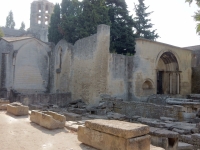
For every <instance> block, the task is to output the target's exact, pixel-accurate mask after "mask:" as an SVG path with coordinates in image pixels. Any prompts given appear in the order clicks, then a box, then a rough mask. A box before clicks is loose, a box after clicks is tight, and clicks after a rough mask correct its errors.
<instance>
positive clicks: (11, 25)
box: [6, 10, 15, 29]
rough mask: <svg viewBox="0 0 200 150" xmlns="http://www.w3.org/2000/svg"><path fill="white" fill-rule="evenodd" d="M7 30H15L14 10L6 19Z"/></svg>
mask: <svg viewBox="0 0 200 150" xmlns="http://www.w3.org/2000/svg"><path fill="white" fill-rule="evenodd" d="M6 28H11V29H14V28H15V21H14V18H13V12H12V10H11V11H10V12H9V14H8V16H7V17H6Z"/></svg>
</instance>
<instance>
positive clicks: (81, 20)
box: [59, 0, 110, 43]
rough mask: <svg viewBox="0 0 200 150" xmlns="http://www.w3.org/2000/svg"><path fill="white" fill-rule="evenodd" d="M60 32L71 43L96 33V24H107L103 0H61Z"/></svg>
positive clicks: (107, 18) (106, 10)
mask: <svg viewBox="0 0 200 150" xmlns="http://www.w3.org/2000/svg"><path fill="white" fill-rule="evenodd" d="M61 6H62V11H61V12H62V20H61V24H60V28H59V30H60V32H61V33H62V34H63V36H64V38H65V39H66V40H67V41H68V42H71V43H75V42H76V41H77V40H78V39H81V38H83V37H86V36H90V35H92V34H94V33H96V28H97V25H99V24H109V23H110V21H109V17H108V8H107V7H106V5H105V0H83V1H82V2H79V1H78V0H63V1H62V4H61Z"/></svg>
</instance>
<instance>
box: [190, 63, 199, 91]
mask: <svg viewBox="0 0 200 150" xmlns="http://www.w3.org/2000/svg"><path fill="white" fill-rule="evenodd" d="M192 93H196V94H199V93H200V66H197V67H193V68H192Z"/></svg>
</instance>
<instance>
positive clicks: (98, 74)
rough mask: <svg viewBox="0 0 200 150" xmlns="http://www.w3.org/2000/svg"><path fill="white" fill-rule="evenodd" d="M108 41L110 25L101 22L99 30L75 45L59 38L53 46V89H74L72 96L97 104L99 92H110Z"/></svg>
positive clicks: (56, 90) (70, 90)
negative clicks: (108, 84) (108, 82)
mask: <svg viewBox="0 0 200 150" xmlns="http://www.w3.org/2000/svg"><path fill="white" fill-rule="evenodd" d="M109 44H110V27H109V26H107V25H99V26H98V27H97V34H94V35H92V36H89V37H86V38H83V39H80V40H78V41H76V43H75V44H74V46H72V45H71V44H69V43H67V42H66V41H64V40H62V41H60V42H59V43H58V44H57V45H56V48H55V50H54V51H55V52H54V56H55V59H54V61H55V62H54V69H53V70H54V77H53V78H54V82H53V84H52V88H51V89H52V92H54V93H56V92H60V93H63V92H71V93H72V99H73V100H75V99H83V100H84V101H85V102H86V103H89V104H97V103H98V101H99V100H100V94H103V93H107V75H108V57H109ZM60 49H62V53H61V55H60ZM60 56H61V57H60ZM59 57H60V58H59ZM60 60H61V65H60V70H59V64H60V62H59V61H60ZM54 87H56V88H54Z"/></svg>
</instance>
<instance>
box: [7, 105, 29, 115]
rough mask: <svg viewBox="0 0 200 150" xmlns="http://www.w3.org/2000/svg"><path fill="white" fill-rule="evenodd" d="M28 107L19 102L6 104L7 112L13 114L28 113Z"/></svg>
mask: <svg viewBox="0 0 200 150" xmlns="http://www.w3.org/2000/svg"><path fill="white" fill-rule="evenodd" d="M28 111H29V107H28V106H24V105H22V104H21V103H11V104H7V112H8V113H11V114H13V115H15V116H24V115H28Z"/></svg>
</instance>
